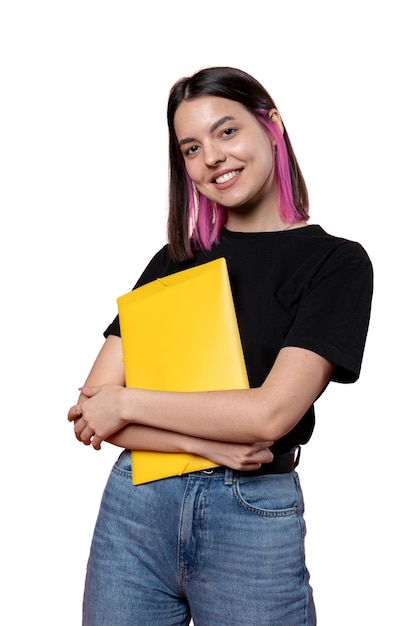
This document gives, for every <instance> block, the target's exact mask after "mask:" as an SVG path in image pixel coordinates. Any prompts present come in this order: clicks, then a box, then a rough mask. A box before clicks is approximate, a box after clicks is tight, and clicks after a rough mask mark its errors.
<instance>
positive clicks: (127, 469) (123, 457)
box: [113, 450, 132, 476]
mask: <svg viewBox="0 0 417 626" xmlns="http://www.w3.org/2000/svg"><path fill="white" fill-rule="evenodd" d="M113 471H114V472H116V473H118V474H122V475H123V476H132V459H131V454H130V450H123V452H122V453H121V454H120V456H119V458H118V459H117V461H116V463H115V464H114V465H113Z"/></svg>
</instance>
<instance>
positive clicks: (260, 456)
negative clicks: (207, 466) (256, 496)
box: [197, 439, 274, 471]
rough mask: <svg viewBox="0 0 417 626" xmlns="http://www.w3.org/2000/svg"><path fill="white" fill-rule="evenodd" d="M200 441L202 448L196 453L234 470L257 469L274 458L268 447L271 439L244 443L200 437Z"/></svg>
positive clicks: (271, 442)
mask: <svg viewBox="0 0 417 626" xmlns="http://www.w3.org/2000/svg"><path fill="white" fill-rule="evenodd" d="M200 442H201V446H202V449H201V450H198V452H197V454H200V455H201V456H205V457H206V458H209V459H210V460H211V461H213V462H214V463H218V464H219V465H225V466H226V467H231V468H232V469H234V470H240V471H253V470H258V469H259V468H260V467H261V465H263V464H264V463H271V461H273V459H274V455H273V454H272V452H271V451H270V450H269V447H270V446H272V444H273V443H274V442H273V441H259V442H257V443H253V444H246V443H226V442H222V441H208V440H202V439H201V440H200Z"/></svg>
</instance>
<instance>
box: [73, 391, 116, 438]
mask: <svg viewBox="0 0 417 626" xmlns="http://www.w3.org/2000/svg"><path fill="white" fill-rule="evenodd" d="M123 389H124V387H121V386H119V385H101V386H99V387H82V388H81V390H80V391H81V393H82V396H81V398H82V397H83V396H84V397H85V398H86V399H85V400H81V401H79V403H78V404H77V405H75V406H73V407H71V409H70V410H69V412H68V420H69V421H70V422H74V433H75V436H76V437H77V439H78V441H81V442H82V443H84V444H85V445H87V446H88V445H90V444H91V445H92V446H93V448H95V450H100V448H101V444H102V442H103V441H105V440H106V439H107V438H108V437H110V436H111V435H113V434H114V433H116V432H118V431H119V430H120V429H121V428H123V427H124V426H125V425H126V422H125V421H123V420H122V418H121V417H120V413H121V408H120V407H121V396H120V392H121V391H122V390H123Z"/></svg>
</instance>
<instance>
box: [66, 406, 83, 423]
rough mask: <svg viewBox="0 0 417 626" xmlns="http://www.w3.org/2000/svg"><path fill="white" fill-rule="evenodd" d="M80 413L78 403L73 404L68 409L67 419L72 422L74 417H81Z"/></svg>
mask: <svg viewBox="0 0 417 626" xmlns="http://www.w3.org/2000/svg"><path fill="white" fill-rule="evenodd" d="M82 414H83V413H82V410H81V407H80V405H79V404H75V405H74V406H72V407H71V408H70V410H69V411H68V420H69V421H70V422H73V421H74V420H75V419H77V417H81V416H82Z"/></svg>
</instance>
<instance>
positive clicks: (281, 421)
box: [257, 405, 302, 441]
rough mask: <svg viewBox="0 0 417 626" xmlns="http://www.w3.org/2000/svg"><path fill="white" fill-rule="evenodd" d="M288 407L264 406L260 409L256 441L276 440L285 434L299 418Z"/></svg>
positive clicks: (299, 416)
mask: <svg viewBox="0 0 417 626" xmlns="http://www.w3.org/2000/svg"><path fill="white" fill-rule="evenodd" d="M301 417H302V415H298V414H297V415H295V414H293V412H291V411H290V410H289V409H288V407H277V406H276V405H274V406H270V407H268V406H266V407H264V408H263V410H262V411H261V415H260V419H259V422H258V426H259V428H258V432H257V436H258V437H260V438H258V439H257V441H278V439H281V438H282V437H284V436H285V435H287V434H288V433H289V432H290V431H291V430H292V429H293V428H294V426H296V424H297V423H298V422H299V420H300V419H301Z"/></svg>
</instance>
